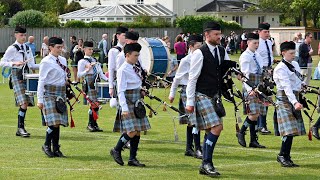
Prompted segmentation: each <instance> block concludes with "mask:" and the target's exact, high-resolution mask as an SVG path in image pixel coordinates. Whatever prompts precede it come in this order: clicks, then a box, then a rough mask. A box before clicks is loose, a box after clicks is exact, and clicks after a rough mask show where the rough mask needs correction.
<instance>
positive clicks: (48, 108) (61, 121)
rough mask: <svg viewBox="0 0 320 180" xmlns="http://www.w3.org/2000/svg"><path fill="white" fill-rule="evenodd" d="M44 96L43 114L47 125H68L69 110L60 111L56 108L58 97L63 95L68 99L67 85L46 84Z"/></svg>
mask: <svg viewBox="0 0 320 180" xmlns="http://www.w3.org/2000/svg"><path fill="white" fill-rule="evenodd" d="M44 89H45V93H44V97H43V109H42V112H43V115H44V119H45V123H46V124H45V125H46V126H54V125H62V126H65V127H66V126H68V125H69V124H68V111H66V112H64V113H62V114H61V113H58V112H57V109H56V98H57V97H58V96H61V97H62V98H63V99H64V100H65V101H66V86H53V85H45V86H44Z"/></svg>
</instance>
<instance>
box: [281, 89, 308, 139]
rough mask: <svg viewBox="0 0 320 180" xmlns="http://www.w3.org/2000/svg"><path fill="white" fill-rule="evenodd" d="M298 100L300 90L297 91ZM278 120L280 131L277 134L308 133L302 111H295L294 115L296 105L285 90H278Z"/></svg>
mask: <svg viewBox="0 0 320 180" xmlns="http://www.w3.org/2000/svg"><path fill="white" fill-rule="evenodd" d="M295 95H296V98H297V100H298V99H299V98H298V92H295ZM276 97H277V104H278V108H277V122H278V129H277V130H278V131H279V132H275V134H280V136H288V135H290V136H300V135H305V134H306V129H305V127H304V123H303V119H302V115H301V111H295V112H296V117H295V116H294V115H293V111H294V107H293V105H292V104H291V103H290V101H289V99H288V97H287V96H286V95H285V92H284V91H277V96H276Z"/></svg>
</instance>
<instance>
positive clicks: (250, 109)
mask: <svg viewBox="0 0 320 180" xmlns="http://www.w3.org/2000/svg"><path fill="white" fill-rule="evenodd" d="M249 81H250V82H251V83H253V84H254V85H256V86H257V85H258V84H259V83H260V82H262V81H263V76H262V75H261V74H254V73H250V74H249ZM242 93H243V97H244V98H245V101H246V102H245V103H243V105H244V106H243V114H244V115H254V114H258V113H260V114H261V115H266V113H267V111H266V108H265V107H264V105H263V100H261V99H260V98H259V97H258V96H249V94H248V92H247V90H246V89H245V88H244V87H243V89H242Z"/></svg>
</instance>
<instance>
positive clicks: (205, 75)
mask: <svg viewBox="0 0 320 180" xmlns="http://www.w3.org/2000/svg"><path fill="white" fill-rule="evenodd" d="M218 47H219V53H220V60H221V63H222V62H223V61H224V57H225V50H224V48H223V47H222V46H218ZM200 50H201V52H202V55H203V66H202V69H201V73H200V76H199V78H198V80H197V86H196V91H197V92H200V93H203V94H205V95H207V96H209V97H214V95H216V94H217V93H220V91H221V85H222V83H223V82H222V76H223V74H222V71H221V66H220V65H219V59H218V57H214V56H213V55H212V53H211V52H210V50H209V47H208V45H207V44H204V45H202V46H201V48H200Z"/></svg>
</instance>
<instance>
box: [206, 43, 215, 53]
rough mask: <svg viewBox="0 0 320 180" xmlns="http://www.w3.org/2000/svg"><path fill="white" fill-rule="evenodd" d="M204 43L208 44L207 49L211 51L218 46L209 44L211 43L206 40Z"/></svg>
mask: <svg viewBox="0 0 320 180" xmlns="http://www.w3.org/2000/svg"><path fill="white" fill-rule="evenodd" d="M206 44H207V45H208V47H209V50H210V51H211V52H213V50H214V49H215V48H218V46H217V45H215V46H213V45H211V44H209V43H207V42H206Z"/></svg>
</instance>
